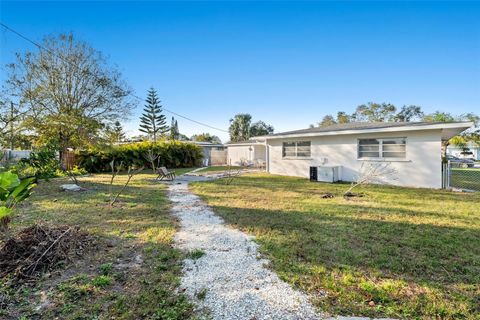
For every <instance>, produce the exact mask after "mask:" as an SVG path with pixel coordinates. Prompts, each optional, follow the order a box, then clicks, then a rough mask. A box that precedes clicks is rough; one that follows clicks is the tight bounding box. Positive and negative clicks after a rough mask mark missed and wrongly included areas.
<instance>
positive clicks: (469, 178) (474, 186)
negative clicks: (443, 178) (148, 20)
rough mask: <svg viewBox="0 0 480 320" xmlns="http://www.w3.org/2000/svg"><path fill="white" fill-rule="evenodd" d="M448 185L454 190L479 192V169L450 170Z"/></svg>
mask: <svg viewBox="0 0 480 320" xmlns="http://www.w3.org/2000/svg"><path fill="white" fill-rule="evenodd" d="M450 185H451V186H452V187H455V188H462V189H471V190H477V191H480V169H478V168H471V169H470V168H468V169H464V168H452V172H451V176H450Z"/></svg>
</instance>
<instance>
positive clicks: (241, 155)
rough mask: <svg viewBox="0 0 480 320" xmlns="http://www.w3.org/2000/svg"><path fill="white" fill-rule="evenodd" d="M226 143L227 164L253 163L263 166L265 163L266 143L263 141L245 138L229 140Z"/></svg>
mask: <svg viewBox="0 0 480 320" xmlns="http://www.w3.org/2000/svg"><path fill="white" fill-rule="evenodd" d="M226 145H227V164H230V165H232V166H239V165H247V164H251V165H255V166H261V167H264V166H265V163H266V156H267V153H266V145H265V143H264V142H259V141H256V140H247V141H242V142H229V143H227V144H226Z"/></svg>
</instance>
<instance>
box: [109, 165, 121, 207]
mask: <svg viewBox="0 0 480 320" xmlns="http://www.w3.org/2000/svg"><path fill="white" fill-rule="evenodd" d="M122 167H123V161H121V162H120V165H118V166H117V167H115V159H113V160H112V161H111V162H110V168H111V169H112V176H111V178H110V185H109V188H108V191H109V195H110V196H109V197H110V202H112V201H113V180H115V177H116V176H117V175H118V173H119V172H120V170H122Z"/></svg>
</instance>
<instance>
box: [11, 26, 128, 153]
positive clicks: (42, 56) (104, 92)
mask: <svg viewBox="0 0 480 320" xmlns="http://www.w3.org/2000/svg"><path fill="white" fill-rule="evenodd" d="M8 67H9V75H8V79H7V85H8V86H9V90H10V92H11V93H12V95H14V96H16V97H17V98H18V99H19V100H20V101H21V102H22V103H23V104H25V105H26V106H27V108H28V109H29V110H30V111H31V112H30V113H29V117H28V118H27V119H26V120H27V122H26V123H27V124H28V125H29V127H30V128H32V129H33V130H34V131H35V133H36V134H37V135H38V136H39V139H40V141H55V142H57V143H58V144H59V146H60V148H61V151H62V150H65V149H66V148H67V147H78V146H82V145H85V144H88V143H89V142H92V141H94V140H95V139H96V137H97V132H98V130H100V129H101V128H102V126H103V123H113V122H114V121H116V120H118V119H123V118H125V116H126V115H128V114H129V111H130V110H131V109H132V107H133V105H134V101H133V100H132V99H130V98H129V94H130V93H131V92H132V91H131V89H130V88H129V87H128V86H127V85H126V84H125V83H124V82H123V80H122V77H121V74H120V72H118V71H117V70H116V69H115V68H112V67H111V66H110V65H108V63H107V59H106V58H105V57H104V56H103V55H102V54H101V53H100V52H99V51H96V50H95V49H93V48H92V47H91V46H90V45H88V44H87V43H86V42H82V41H78V40H76V39H75V38H74V37H73V35H71V34H67V35H65V34H61V35H59V36H50V37H46V38H45V39H44V40H43V42H42V49H39V50H38V51H35V52H26V53H24V54H17V56H16V62H15V63H12V64H10V65H8Z"/></svg>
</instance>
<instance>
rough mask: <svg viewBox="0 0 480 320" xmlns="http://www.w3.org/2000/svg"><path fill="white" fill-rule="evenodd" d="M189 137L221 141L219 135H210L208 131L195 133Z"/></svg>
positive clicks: (215, 141)
mask: <svg viewBox="0 0 480 320" xmlns="http://www.w3.org/2000/svg"><path fill="white" fill-rule="evenodd" d="M190 139H191V140H192V141H199V142H211V143H222V141H221V140H220V138H219V137H217V136H215V135H211V134H210V133H200V134H195V135H193V136H192V137H191V138H190Z"/></svg>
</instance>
